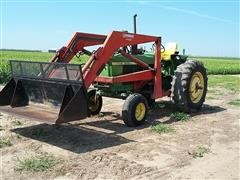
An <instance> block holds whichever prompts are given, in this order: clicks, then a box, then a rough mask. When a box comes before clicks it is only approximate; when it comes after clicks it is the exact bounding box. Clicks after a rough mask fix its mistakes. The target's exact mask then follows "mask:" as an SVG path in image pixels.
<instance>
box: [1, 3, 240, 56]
mask: <svg viewBox="0 0 240 180" xmlns="http://www.w3.org/2000/svg"><path fill="white" fill-rule="evenodd" d="M0 5H1V8H0V14H1V23H0V27H1V28H0V30H1V33H0V34H1V36H0V38H1V44H0V48H7V49H38V50H48V49H59V48H61V47H62V46H64V45H66V44H67V42H68V41H69V40H70V39H71V37H72V35H73V34H74V32H87V33H96V34H108V33H110V32H111V31H113V30H118V31H122V30H128V31H129V32H132V31H133V15H134V14H137V33H140V34H147V35H154V36H161V37H162V41H163V44H165V43H167V42H177V43H178V44H179V47H180V49H181V50H182V49H183V48H184V49H186V53H187V54H190V55H200V56H228V57H240V48H239V41H240V40H239V9H240V2H239V0H237V1H231V0H218V1H213V0H196V1H189V0H184V1H183V0H179V1H176V0H175V1H172V0H169V1H164V0H162V1H161V0H159V1H156V0H155V1H153V0H149V1H137V0H125V1H118V0H116V1H107V0H105V1H101V0H99V1H97V0H95V1H91V0H89V1H80V0H79V1H76V0H74V1H73V0H69V1H66V0H62V1H59V0H58V1H55V0H36V1H33V0H32V1H28V0H24V1H22V0H0Z"/></svg>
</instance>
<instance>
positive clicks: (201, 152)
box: [188, 146, 210, 158]
mask: <svg viewBox="0 0 240 180" xmlns="http://www.w3.org/2000/svg"><path fill="white" fill-rule="evenodd" d="M209 152H210V149H209V148H205V147H202V146H199V147H198V148H197V150H196V151H194V152H188V154H190V155H192V156H193V158H198V157H203V156H204V154H206V153H209Z"/></svg>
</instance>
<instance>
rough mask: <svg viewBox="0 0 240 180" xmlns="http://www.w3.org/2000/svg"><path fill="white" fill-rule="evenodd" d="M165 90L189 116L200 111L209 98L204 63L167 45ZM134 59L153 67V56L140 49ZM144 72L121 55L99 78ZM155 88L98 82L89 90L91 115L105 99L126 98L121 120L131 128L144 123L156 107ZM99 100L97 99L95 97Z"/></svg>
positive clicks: (163, 70)
mask: <svg viewBox="0 0 240 180" xmlns="http://www.w3.org/2000/svg"><path fill="white" fill-rule="evenodd" d="M161 51H162V52H161V57H162V58H161V73H162V80H161V82H162V88H163V89H164V91H165V92H167V94H166V95H168V96H169V97H171V100H172V102H173V103H174V104H175V105H176V107H177V108H178V110H179V111H183V112H186V113H190V112H192V111H197V110H199V109H200V108H201V107H202V105H203V103H204V101H205V97H206V92H207V72H206V69H205V68H204V66H203V64H202V63H201V62H199V61H196V60H188V56H186V55H180V54H179V50H178V45H177V43H175V42H171V43H168V44H167V45H166V46H165V47H163V48H162V50H161ZM134 57H136V58H138V59H139V60H141V61H143V62H144V63H146V64H148V65H149V66H150V67H152V68H153V66H154V53H153V52H147V53H146V52H144V51H143V50H142V49H139V50H138V54H135V55H134ZM139 70H141V68H140V69H139V66H137V65H136V64H135V63H134V62H132V61H130V60H129V59H128V58H125V57H123V56H121V55H119V54H116V55H114V56H113V57H112V58H111V60H110V61H108V63H107V64H106V66H105V67H104V69H103V70H102V72H101V74H100V76H104V77H106V76H107V77H114V76H120V75H124V74H128V73H133V72H137V71H139ZM152 92H153V85H152V84H151V83H147V84H146V85H145V86H144V87H143V88H142V89H141V90H137V91H136V90H135V89H134V84H132V83H114V84H107V83H101V82H96V83H95V84H94V89H90V91H89V97H90V98H89V99H90V104H91V105H90V106H89V109H90V112H91V114H92V115H96V114H98V113H99V112H100V110H101V106H102V96H105V97H114V98H120V99H124V100H125V103H124V105H123V109H122V118H123V121H124V122H125V124H127V125H128V126H138V125H141V124H142V123H144V121H145V120H146V117H147V113H148V109H149V108H151V107H152V106H153V104H154V103H155V99H153V98H152ZM96 97H97V98H96Z"/></svg>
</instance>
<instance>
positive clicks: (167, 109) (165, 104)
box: [148, 101, 226, 124]
mask: <svg viewBox="0 0 240 180" xmlns="http://www.w3.org/2000/svg"><path fill="white" fill-rule="evenodd" d="M225 110H226V109H225V108H223V107H220V106H211V105H209V104H204V105H203V107H202V108H201V109H200V110H199V111H197V112H192V113H190V116H191V117H194V116H198V115H201V114H213V113H218V112H222V111H225ZM177 111H178V110H177V109H176V106H175V105H174V104H173V103H172V102H171V101H159V102H157V103H156V105H155V107H154V108H153V109H152V110H151V112H150V114H149V120H148V123H149V124H152V123H154V122H155V121H156V120H160V121H161V119H162V118H164V117H167V120H166V119H165V121H161V122H163V123H165V124H171V123H174V122H176V121H177V120H175V119H173V118H170V115H171V114H172V113H174V112H177Z"/></svg>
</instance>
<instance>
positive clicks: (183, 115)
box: [170, 112, 191, 121]
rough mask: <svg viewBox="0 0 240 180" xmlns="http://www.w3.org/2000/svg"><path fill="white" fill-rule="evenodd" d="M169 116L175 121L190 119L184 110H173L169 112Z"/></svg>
mask: <svg viewBox="0 0 240 180" xmlns="http://www.w3.org/2000/svg"><path fill="white" fill-rule="evenodd" d="M170 118H173V119H175V120H177V121H188V120H189V119H191V116H190V115H189V114H186V113H184V112H174V113H171V115H170Z"/></svg>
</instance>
